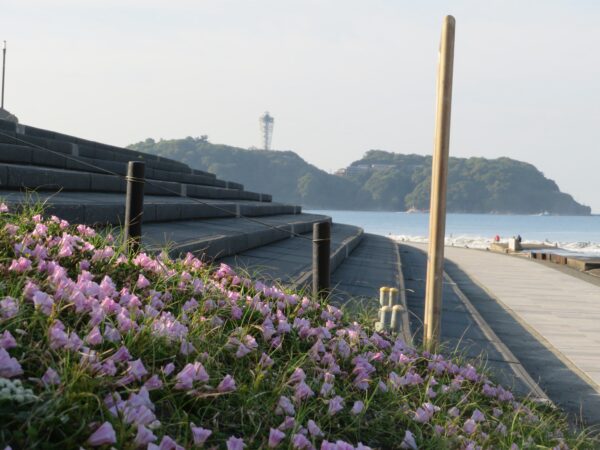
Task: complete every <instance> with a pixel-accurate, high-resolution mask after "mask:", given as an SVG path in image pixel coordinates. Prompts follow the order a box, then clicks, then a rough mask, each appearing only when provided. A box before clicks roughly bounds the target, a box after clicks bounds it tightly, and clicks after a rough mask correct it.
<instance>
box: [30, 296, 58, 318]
mask: <svg viewBox="0 0 600 450" xmlns="http://www.w3.org/2000/svg"><path fill="white" fill-rule="evenodd" d="M33 304H34V305H35V307H36V308H37V309H40V310H41V311H42V312H43V313H44V314H46V315H47V316H49V315H50V314H52V306H54V300H53V299H52V297H50V296H49V295H48V294H46V293H45V292H42V291H37V292H36V293H35V294H33Z"/></svg>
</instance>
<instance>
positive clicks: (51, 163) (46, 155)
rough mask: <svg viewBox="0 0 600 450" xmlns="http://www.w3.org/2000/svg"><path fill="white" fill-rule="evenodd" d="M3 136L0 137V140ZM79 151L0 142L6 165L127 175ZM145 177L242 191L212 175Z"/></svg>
mask: <svg viewBox="0 0 600 450" xmlns="http://www.w3.org/2000/svg"><path fill="white" fill-rule="evenodd" d="M1 139H2V135H0V140H1ZM81 153H82V149H78V148H76V147H74V148H73V149H71V150H69V151H68V152H65V151H62V150H52V151H49V150H45V149H41V148H36V147H29V146H27V145H16V144H9V143H3V142H0V162H3V163H9V164H32V165H36V166H44V167H52V168H57V169H67V170H77V171H81V172H92V173H99V174H104V175H106V174H108V172H113V173H116V174H118V175H121V176H125V175H126V174H127V163H126V162H121V161H111V160H105V159H95V158H90V157H86V156H83V155H81ZM146 178H147V179H153V180H160V181H172V180H177V181H179V182H185V183H187V184H198V185H204V186H216V187H224V188H229V189H240V190H241V189H244V186H243V185H242V184H240V183H234V182H229V181H223V180H219V179H217V178H216V176H215V175H214V174H209V173H204V174H193V173H190V172H189V171H188V172H173V171H168V170H162V169H158V168H152V167H146Z"/></svg>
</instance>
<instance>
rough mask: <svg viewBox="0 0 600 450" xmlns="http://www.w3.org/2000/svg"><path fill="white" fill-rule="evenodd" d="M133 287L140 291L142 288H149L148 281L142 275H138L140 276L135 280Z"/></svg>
mask: <svg viewBox="0 0 600 450" xmlns="http://www.w3.org/2000/svg"><path fill="white" fill-rule="evenodd" d="M135 285H136V286H137V287H139V288H140V289H144V288H146V287H148V286H150V281H148V279H147V278H146V277H145V276H144V275H142V274H141V273H140V275H139V276H138V279H137V282H136V283H135Z"/></svg>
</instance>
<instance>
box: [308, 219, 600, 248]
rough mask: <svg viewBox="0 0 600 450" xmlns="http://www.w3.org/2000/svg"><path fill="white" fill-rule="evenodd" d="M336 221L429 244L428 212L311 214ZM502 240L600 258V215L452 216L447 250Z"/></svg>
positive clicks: (484, 244)
mask: <svg viewBox="0 0 600 450" xmlns="http://www.w3.org/2000/svg"><path fill="white" fill-rule="evenodd" d="M305 212H310V213H315V214H325V215H328V216H331V217H332V218H333V221H334V222H338V223H347V224H351V225H357V226H359V227H362V228H363V229H364V230H365V232H367V233H373V234H380V235H384V236H390V237H393V238H395V239H397V240H399V241H412V242H427V241H428V239H427V236H428V234H429V231H428V230H429V213H421V212H416V213H412V212H410V213H409V212H385V211H381V212H380V211H336V210H306V211H305ZM496 235H498V236H500V238H501V241H502V242H506V241H508V239H509V238H511V237H514V236H517V235H520V236H521V238H522V240H523V242H524V243H535V244H540V243H546V244H549V245H556V246H557V247H560V248H562V249H565V250H568V251H572V252H576V253H583V254H587V255H590V254H592V255H596V256H600V215H591V216H552V215H530V216H529V215H500V214H448V215H447V218H446V245H454V246H459V247H469V248H486V247H488V246H489V244H490V243H491V242H492V241H493V239H494V237H495V236H496Z"/></svg>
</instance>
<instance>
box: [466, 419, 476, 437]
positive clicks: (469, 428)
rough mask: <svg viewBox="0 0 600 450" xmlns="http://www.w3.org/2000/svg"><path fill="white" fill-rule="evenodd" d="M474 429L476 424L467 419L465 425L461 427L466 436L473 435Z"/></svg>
mask: <svg viewBox="0 0 600 450" xmlns="http://www.w3.org/2000/svg"><path fill="white" fill-rule="evenodd" d="M476 427H477V424H476V423H475V421H474V420H473V419H467V420H465V424H464V425H463V431H464V432H465V433H467V434H473V432H474V431H475V428H476Z"/></svg>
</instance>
